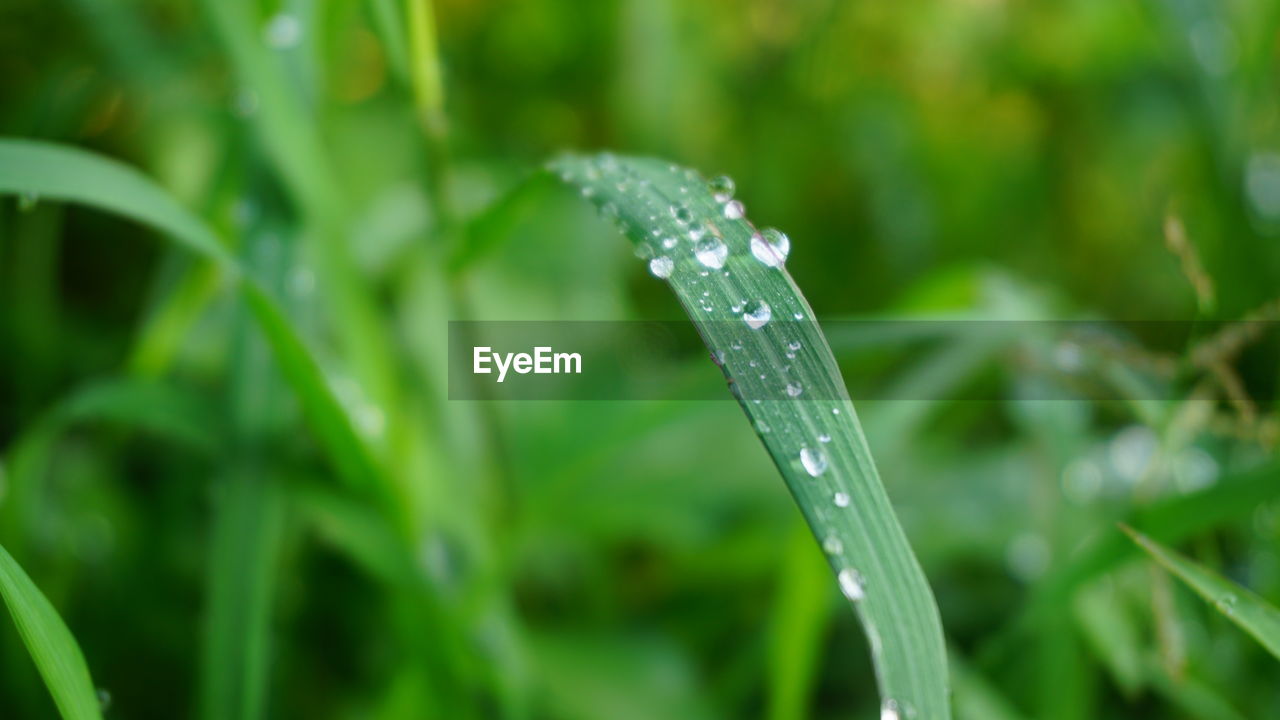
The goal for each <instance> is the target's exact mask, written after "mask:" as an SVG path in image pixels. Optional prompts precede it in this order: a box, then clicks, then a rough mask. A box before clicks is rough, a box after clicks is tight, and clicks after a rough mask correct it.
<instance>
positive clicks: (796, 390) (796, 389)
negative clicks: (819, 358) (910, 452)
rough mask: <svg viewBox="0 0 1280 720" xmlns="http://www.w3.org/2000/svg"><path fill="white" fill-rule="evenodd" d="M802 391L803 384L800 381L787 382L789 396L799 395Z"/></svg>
mask: <svg viewBox="0 0 1280 720" xmlns="http://www.w3.org/2000/svg"><path fill="white" fill-rule="evenodd" d="M802 392H804V386H803V385H801V384H800V383H798V382H793V383H787V395H789V396H791V397H800V393H802Z"/></svg>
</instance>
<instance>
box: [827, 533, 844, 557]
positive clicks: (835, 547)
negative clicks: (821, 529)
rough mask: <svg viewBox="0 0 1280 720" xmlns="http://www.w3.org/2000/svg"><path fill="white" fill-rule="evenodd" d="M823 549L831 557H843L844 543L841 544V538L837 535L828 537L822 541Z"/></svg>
mask: <svg viewBox="0 0 1280 720" xmlns="http://www.w3.org/2000/svg"><path fill="white" fill-rule="evenodd" d="M822 549H823V550H825V551H826V552H827V554H829V555H841V554H843V553H844V543H842V542H840V538H838V537H836V536H835V535H828V536H827V537H826V539H825V540H823V541H822Z"/></svg>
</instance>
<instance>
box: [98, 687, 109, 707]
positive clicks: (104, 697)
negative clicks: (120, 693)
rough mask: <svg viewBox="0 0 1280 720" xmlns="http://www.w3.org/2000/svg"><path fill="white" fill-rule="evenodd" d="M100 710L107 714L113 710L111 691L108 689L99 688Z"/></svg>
mask: <svg viewBox="0 0 1280 720" xmlns="http://www.w3.org/2000/svg"><path fill="white" fill-rule="evenodd" d="M97 695H98V710H99V711H100V712H106V711H108V710H110V709H111V691H110V690H107V689H106V688H98V693H97Z"/></svg>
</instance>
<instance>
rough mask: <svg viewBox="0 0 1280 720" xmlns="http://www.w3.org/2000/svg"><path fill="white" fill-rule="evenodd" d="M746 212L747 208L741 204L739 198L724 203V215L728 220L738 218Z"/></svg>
mask: <svg viewBox="0 0 1280 720" xmlns="http://www.w3.org/2000/svg"><path fill="white" fill-rule="evenodd" d="M746 214H747V209H746V208H745V207H743V206H742V201H741V200H730V201H729V202H727V203H725V204H724V216H725V217H726V218H728V219H730V220H739V219H741V218H742V216H743V215H746Z"/></svg>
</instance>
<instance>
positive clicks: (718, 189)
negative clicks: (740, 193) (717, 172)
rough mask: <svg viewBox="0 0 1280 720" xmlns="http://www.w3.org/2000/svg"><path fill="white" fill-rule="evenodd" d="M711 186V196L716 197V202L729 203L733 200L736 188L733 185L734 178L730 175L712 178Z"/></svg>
mask: <svg viewBox="0 0 1280 720" xmlns="http://www.w3.org/2000/svg"><path fill="white" fill-rule="evenodd" d="M709 185H710V186H711V194H712V196H713V197H715V199H716V202H721V203H722V202H729V201H730V200H731V199H733V191H734V189H735V187H736V186H735V185H734V183H733V178H731V177H729V176H728V175H721V176H719V177H716V178H712V180H711V182H710V183H709Z"/></svg>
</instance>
